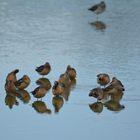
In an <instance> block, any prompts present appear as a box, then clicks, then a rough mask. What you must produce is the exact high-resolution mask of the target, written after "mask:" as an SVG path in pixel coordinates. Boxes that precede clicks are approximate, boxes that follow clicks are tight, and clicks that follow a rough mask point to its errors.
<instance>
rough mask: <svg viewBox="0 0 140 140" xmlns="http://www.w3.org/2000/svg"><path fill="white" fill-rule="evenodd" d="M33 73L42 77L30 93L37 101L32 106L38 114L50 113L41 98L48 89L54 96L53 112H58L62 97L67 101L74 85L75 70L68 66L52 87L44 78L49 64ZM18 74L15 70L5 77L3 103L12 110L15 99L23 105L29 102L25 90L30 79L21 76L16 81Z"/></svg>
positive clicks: (17, 70) (16, 103)
mask: <svg viewBox="0 0 140 140" xmlns="http://www.w3.org/2000/svg"><path fill="white" fill-rule="evenodd" d="M35 71H36V72H37V73H38V74H39V75H41V76H42V77H41V78H39V79H38V80H37V81H36V84H37V85H38V87H36V88H35V89H34V90H33V91H31V93H32V96H33V97H35V98H37V101H35V102H34V103H33V104H32V106H33V107H34V108H35V109H36V110H38V111H39V112H44V111H46V112H50V111H48V109H47V107H46V106H45V103H43V102H42V98H43V97H44V96H45V95H46V94H47V93H48V91H49V90H50V89H52V94H53V95H54V97H53V105H54V107H55V112H58V111H59V109H60V108H61V107H62V104H63V99H62V97H63V98H64V99H65V100H66V101H67V100H68V96H69V94H70V91H71V89H73V88H74V86H75V84H76V75H77V73H76V70H75V69H74V68H73V67H71V66H70V65H68V66H67V68H66V70H65V72H64V73H63V74H61V75H60V77H59V79H58V80H57V81H55V82H54V84H53V86H52V84H51V82H50V81H49V79H47V78H46V77H45V76H46V75H48V74H49V73H50V71H51V65H50V64H49V62H46V63H45V64H43V65H41V66H39V67H37V68H36V69H35ZM18 72H19V69H15V70H13V71H11V72H10V73H8V75H7V77H6V82H5V91H6V93H7V94H6V98H5V103H6V105H8V106H9V107H10V108H12V107H13V105H14V104H15V105H18V102H17V100H16V97H18V98H20V99H21V100H23V102H24V103H27V102H28V101H29V100H30V94H28V92H27V91H26V88H27V87H28V86H29V85H30V83H31V80H30V77H29V76H28V75H23V77H22V78H20V79H17V73H18ZM39 99H41V100H39ZM38 106H39V108H38ZM43 106H44V107H43ZM40 108H41V109H40ZM42 109H43V110H42Z"/></svg>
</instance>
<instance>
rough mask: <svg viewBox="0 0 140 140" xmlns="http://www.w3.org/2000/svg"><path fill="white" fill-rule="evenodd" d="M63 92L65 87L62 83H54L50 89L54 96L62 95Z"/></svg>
mask: <svg viewBox="0 0 140 140" xmlns="http://www.w3.org/2000/svg"><path fill="white" fill-rule="evenodd" d="M64 91H65V85H64V84H63V83H59V82H58V81H55V82H54V85H53V87H52V93H53V95H55V96H59V95H62V93H64Z"/></svg>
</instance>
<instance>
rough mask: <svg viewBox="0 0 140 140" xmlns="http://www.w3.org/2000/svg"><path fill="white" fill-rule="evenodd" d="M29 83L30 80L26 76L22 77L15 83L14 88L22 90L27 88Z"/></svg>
mask: <svg viewBox="0 0 140 140" xmlns="http://www.w3.org/2000/svg"><path fill="white" fill-rule="evenodd" d="M30 82H31V80H30V78H29V77H28V76H27V75H24V76H23V77H22V78H21V79H19V80H17V81H16V82H15V86H16V88H17V89H19V90H23V89H25V88H27V87H28V86H29V84H30Z"/></svg>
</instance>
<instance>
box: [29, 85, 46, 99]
mask: <svg viewBox="0 0 140 140" xmlns="http://www.w3.org/2000/svg"><path fill="white" fill-rule="evenodd" d="M31 93H32V94H33V96H34V97H35V98H37V99H38V98H43V97H44V96H45V95H46V93H47V90H46V89H45V88H44V87H42V86H39V87H37V88H35V89H34V91H32V92H31Z"/></svg>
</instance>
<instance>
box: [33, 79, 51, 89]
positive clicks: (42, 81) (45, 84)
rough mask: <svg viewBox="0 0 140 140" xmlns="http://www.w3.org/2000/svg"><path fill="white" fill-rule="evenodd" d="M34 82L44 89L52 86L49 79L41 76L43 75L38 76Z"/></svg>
mask: <svg viewBox="0 0 140 140" xmlns="http://www.w3.org/2000/svg"><path fill="white" fill-rule="evenodd" d="M36 84H37V85H40V86H42V87H44V88H45V89H46V90H50V88H51V87H52V85H51V82H50V80H49V79H47V78H43V77H42V78H39V79H38V80H37V81H36Z"/></svg>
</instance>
